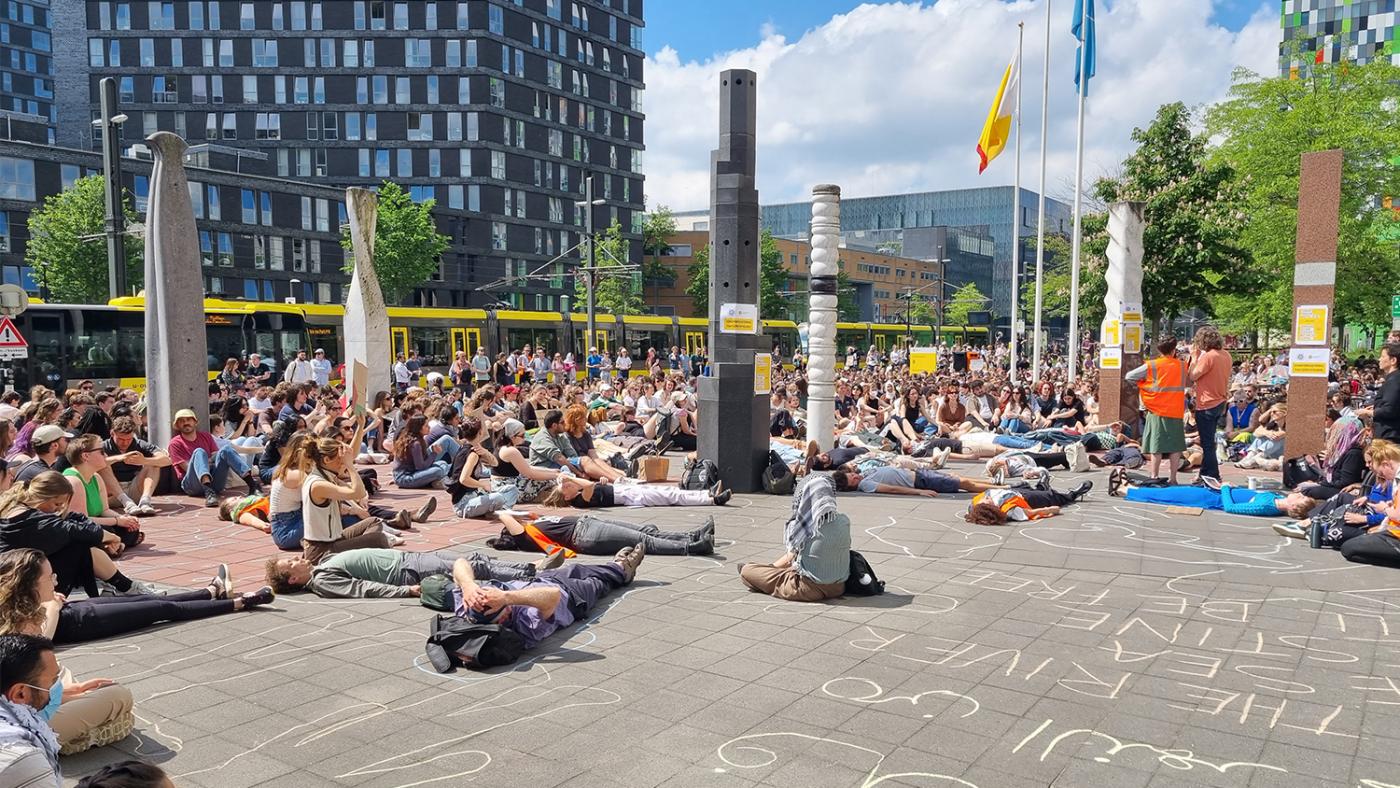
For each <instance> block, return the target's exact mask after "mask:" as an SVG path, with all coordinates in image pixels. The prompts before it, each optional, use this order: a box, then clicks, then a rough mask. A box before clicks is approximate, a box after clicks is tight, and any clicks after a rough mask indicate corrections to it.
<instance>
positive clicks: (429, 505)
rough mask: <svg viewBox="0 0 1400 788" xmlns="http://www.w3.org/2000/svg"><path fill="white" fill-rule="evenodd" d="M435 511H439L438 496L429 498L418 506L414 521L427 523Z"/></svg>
mask: <svg viewBox="0 0 1400 788" xmlns="http://www.w3.org/2000/svg"><path fill="white" fill-rule="evenodd" d="M435 511H437V496H433V497H431V498H429V499H428V500H426V501H424V502H423V505H422V506H420V507H418V511H416V512H414V513H413V522H415V523H426V522H428V518H429V517H430V516H432V513H433V512H435Z"/></svg>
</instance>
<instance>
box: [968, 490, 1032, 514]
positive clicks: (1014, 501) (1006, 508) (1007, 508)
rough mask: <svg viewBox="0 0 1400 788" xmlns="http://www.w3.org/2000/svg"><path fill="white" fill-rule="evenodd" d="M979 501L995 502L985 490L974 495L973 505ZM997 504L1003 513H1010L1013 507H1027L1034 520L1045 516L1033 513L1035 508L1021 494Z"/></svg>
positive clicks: (1027, 511) (1027, 512)
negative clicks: (990, 499) (989, 498)
mask: <svg viewBox="0 0 1400 788" xmlns="http://www.w3.org/2000/svg"><path fill="white" fill-rule="evenodd" d="M979 503H995V502H993V501H989V500H988V496H987V494H986V493H984V492H980V493H977V494H976V495H974V496H972V505H973V506H976V505H977V504H979ZM996 506H997V508H998V509H1001V513H1002V514H1010V513H1011V510H1012V509H1025V510H1026V516H1027V517H1029V518H1030V519H1032V520H1039V519H1041V517H1043V515H1038V514H1032V512H1033V511H1034V509H1033V508H1032V507H1031V505H1030V503H1029V502H1027V501H1026V499H1025V498H1022V497H1021V496H1019V495H1012V496H1011V497H1010V498H1007V499H1006V500H1005V501H1002V502H1001V503H999V504H996Z"/></svg>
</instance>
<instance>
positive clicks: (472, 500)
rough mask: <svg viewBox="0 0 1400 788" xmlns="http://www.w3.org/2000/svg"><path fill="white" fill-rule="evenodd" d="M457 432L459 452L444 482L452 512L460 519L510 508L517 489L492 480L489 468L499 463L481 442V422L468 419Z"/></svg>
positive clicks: (517, 493) (516, 494) (498, 480)
mask: <svg viewBox="0 0 1400 788" xmlns="http://www.w3.org/2000/svg"><path fill="white" fill-rule="evenodd" d="M461 429H462V432H461V436H462V438H461V451H458V452H457V456H456V457H455V458H453V460H452V473H451V474H450V475H449V476H448V479H449V481H448V483H447V494H448V495H449V496H451V498H452V511H453V512H455V513H456V514H457V516H458V517H462V518H470V517H483V516H485V515H487V514H490V513H491V512H494V511H498V510H500V509H509V508H510V507H512V506H514V505H515V502H516V500H517V499H518V498H519V497H520V490H519V488H517V487H516V486H515V484H514V483H513V482H509V481H507V480H505V479H502V478H497V477H492V475H491V469H492V468H494V467H495V466H496V464H497V463H499V462H500V460H498V459H497V458H496V455H494V454H492V453H491V450H490V449H488V448H487V447H486V446H485V445H484V444H483V443H482V440H481V439H482V431H483V429H484V426H483V425H482V421H481V419H480V418H479V417H477V416H468V417H467V418H465V419H463V420H462V428H461ZM430 500H431V499H430Z"/></svg>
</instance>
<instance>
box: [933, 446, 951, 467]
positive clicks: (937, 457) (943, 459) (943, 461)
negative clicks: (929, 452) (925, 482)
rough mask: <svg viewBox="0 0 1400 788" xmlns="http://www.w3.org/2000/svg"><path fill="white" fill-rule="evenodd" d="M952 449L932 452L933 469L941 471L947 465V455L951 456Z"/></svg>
mask: <svg viewBox="0 0 1400 788" xmlns="http://www.w3.org/2000/svg"><path fill="white" fill-rule="evenodd" d="M952 453H953V450H952V448H951V447H950V448H946V449H934V450H933V467H935V468H939V469H941V468H942V467H943V466H945V465H947V464H948V455H950V454H952Z"/></svg>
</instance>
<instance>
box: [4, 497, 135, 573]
mask: <svg viewBox="0 0 1400 788" xmlns="http://www.w3.org/2000/svg"><path fill="white" fill-rule="evenodd" d="M72 495H73V488H72V486H71V485H69V484H68V479H66V478H64V476H63V474H61V473H59V472H58V471H47V472H45V473H41V474H39V475H38V476H35V477H34V478H33V479H32V480H30V481H29V482H28V483H27V484H16V485H14V486H13V487H11V488H10V489H9V490H6V491H5V493H4V494H3V495H0V550H14V549H18V548H26V547H28V548H34V549H36V550H39V551H40V552H42V553H44V554H45V555H46V556H48V559H49V562H50V563H51V564H52V565H53V568H54V571H55V572H57V573H58V590H59V591H60V592H62V593H64V594H67V593H70V592H71V591H72V590H73V589H75V588H81V589H83V591H84V592H86V593H87V595H88V596H89V597H92V598H96V597H97V596H98V594H99V592H100V590H101V589H102V588H103V587H107V588H110V589H112V590H113V591H114V592H115V593H117V594H151V593H155V589H154V588H152V587H151V586H149V585H147V584H146V583H143V582H141V581H139V580H132V579H131V578H129V577H127V576H126V575H124V574H122V573H121V570H119V569H117V565H116V563H114V562H113V561H112V556H115V555H121V553H122V550H123V549H124V546H123V545H122V541H121V538H120V537H118V536H117V535H116V534H114V533H111V532H109V531H105V530H103V529H102V526H100V525H98V524H97V523H94V522H93V521H91V520H89V519H88V518H86V517H84V516H83V515H81V514H76V513H69V514H65V510H66V509H67V508H68V502H69V500H70V499H71V498H72Z"/></svg>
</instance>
